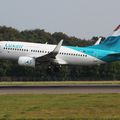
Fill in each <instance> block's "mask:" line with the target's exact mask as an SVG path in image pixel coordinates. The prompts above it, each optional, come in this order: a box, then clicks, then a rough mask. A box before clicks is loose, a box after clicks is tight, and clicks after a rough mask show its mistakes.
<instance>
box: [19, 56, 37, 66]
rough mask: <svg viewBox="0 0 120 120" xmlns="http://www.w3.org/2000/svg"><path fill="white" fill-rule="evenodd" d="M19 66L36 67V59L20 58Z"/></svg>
mask: <svg viewBox="0 0 120 120" xmlns="http://www.w3.org/2000/svg"><path fill="white" fill-rule="evenodd" d="M18 64H19V65H21V66H28V67H35V59H34V58H31V57H25V56H23V57H19V59H18Z"/></svg>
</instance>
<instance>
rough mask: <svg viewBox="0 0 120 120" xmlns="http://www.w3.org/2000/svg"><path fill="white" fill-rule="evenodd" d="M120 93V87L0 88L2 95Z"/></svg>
mask: <svg viewBox="0 0 120 120" xmlns="http://www.w3.org/2000/svg"><path fill="white" fill-rule="evenodd" d="M75 93H120V85H62V86H0V94H75Z"/></svg>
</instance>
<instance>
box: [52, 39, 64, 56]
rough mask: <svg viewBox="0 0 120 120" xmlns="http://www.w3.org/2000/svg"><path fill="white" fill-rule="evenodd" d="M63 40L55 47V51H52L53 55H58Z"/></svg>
mask: <svg viewBox="0 0 120 120" xmlns="http://www.w3.org/2000/svg"><path fill="white" fill-rule="evenodd" d="M62 43H63V40H61V41H60V42H59V43H58V45H57V46H56V47H55V49H54V50H53V51H52V53H56V54H58V52H59V50H60V47H61V46H62Z"/></svg>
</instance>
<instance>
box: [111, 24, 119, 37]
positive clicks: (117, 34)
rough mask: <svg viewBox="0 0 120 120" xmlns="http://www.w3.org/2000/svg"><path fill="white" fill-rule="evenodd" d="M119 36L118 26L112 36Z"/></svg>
mask: <svg viewBox="0 0 120 120" xmlns="http://www.w3.org/2000/svg"><path fill="white" fill-rule="evenodd" d="M119 35H120V25H118V26H117V27H116V28H115V30H114V32H113V35H112V36H119Z"/></svg>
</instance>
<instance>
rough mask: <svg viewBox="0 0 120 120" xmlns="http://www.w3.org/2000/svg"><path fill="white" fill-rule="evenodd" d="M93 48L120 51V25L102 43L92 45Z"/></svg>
mask: <svg viewBox="0 0 120 120" xmlns="http://www.w3.org/2000/svg"><path fill="white" fill-rule="evenodd" d="M92 48H95V49H103V50H111V51H117V52H120V25H118V26H117V27H116V28H115V30H114V32H113V34H112V36H109V37H108V38H106V39H105V40H104V41H103V42H102V43H101V44H99V45H96V46H92Z"/></svg>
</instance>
